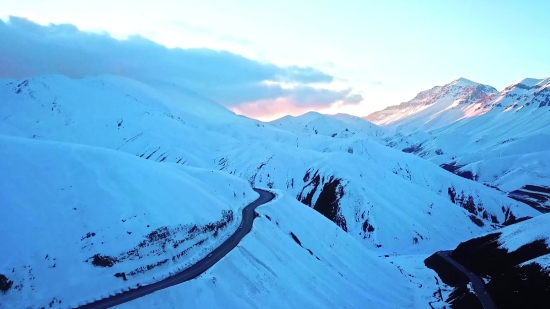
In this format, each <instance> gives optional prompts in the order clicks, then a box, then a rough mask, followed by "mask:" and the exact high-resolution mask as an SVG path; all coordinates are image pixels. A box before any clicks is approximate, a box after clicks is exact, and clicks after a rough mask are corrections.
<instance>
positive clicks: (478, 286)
mask: <svg viewBox="0 0 550 309" xmlns="http://www.w3.org/2000/svg"><path fill="white" fill-rule="evenodd" d="M451 253H453V251H452V250H447V251H439V252H437V254H438V255H439V256H441V257H442V258H444V259H445V260H447V261H448V262H449V263H451V264H452V265H453V266H454V267H456V268H458V270H460V271H461V272H463V273H464V274H465V275H466V276H468V279H470V282H472V287H473V288H474V291H475V292H476V294H477V298H479V301H480V302H481V304H482V305H483V308H484V309H497V306H496V305H495V303H494V302H493V300H492V299H491V296H489V294H487V290H486V289H485V283H483V280H482V279H481V278H479V277H478V276H477V275H476V274H474V273H473V272H471V271H470V270H468V269H467V268H466V267H464V266H462V264H460V263H458V262H457V261H455V260H454V259H453V258H451V257H450V256H449V255H450V254H451Z"/></svg>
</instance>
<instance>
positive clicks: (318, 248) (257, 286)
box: [117, 191, 427, 309]
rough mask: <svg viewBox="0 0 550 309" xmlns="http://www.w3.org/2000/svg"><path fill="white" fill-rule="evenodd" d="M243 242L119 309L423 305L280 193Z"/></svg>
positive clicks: (381, 265)
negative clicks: (192, 274)
mask: <svg viewBox="0 0 550 309" xmlns="http://www.w3.org/2000/svg"><path fill="white" fill-rule="evenodd" d="M278 195H279V198H278V199H277V200H275V201H273V202H271V203H269V204H267V205H265V206H261V207H259V208H258V209H257V212H258V213H259V214H260V218H257V219H256V220H255V221H254V226H253V228H252V231H251V233H250V234H249V235H247V236H246V237H245V238H244V239H243V241H242V242H241V244H239V246H238V247H237V248H236V249H235V250H234V251H232V252H231V253H229V254H228V255H227V256H226V257H225V258H224V259H222V260H221V261H220V262H219V263H218V264H216V265H215V266H214V267H212V268H211V269H209V270H208V271H207V272H206V273H205V274H204V275H202V276H201V277H199V278H197V279H196V280H192V281H189V282H185V283H183V284H181V285H178V286H174V287H171V288H169V289H166V290H162V291H159V292H158V293H155V294H153V295H149V296H146V297H143V298H140V299H137V300H135V301H132V302H130V303H126V304H123V305H120V306H118V307H117V308H153V307H159V308H160V307H161V308H166V309H171V308H179V305H180V304H182V303H185V305H186V308H205V307H206V308H266V307H269V308H423V307H425V306H426V305H427V304H426V302H424V301H421V302H419V303H418V304H416V303H415V297H414V293H417V292H418V286H417V285H415V284H413V283H411V282H410V281H409V280H408V278H407V277H406V276H404V275H402V274H401V273H400V271H399V270H398V268H397V267H395V266H393V265H391V264H390V263H389V262H388V261H387V260H386V259H385V258H383V257H382V258H381V257H378V256H377V255H375V254H373V252H370V251H368V250H366V249H365V248H364V247H362V246H361V245H360V244H359V243H358V242H357V241H355V240H354V239H353V238H352V237H350V236H349V235H348V234H346V233H344V232H343V231H342V230H341V229H339V228H338V227H336V226H335V225H334V224H332V223H331V222H330V221H328V220H326V219H325V218H323V217H322V216H321V215H320V214H318V213H316V212H315V211H313V210H311V209H310V208H308V207H305V206H304V205H301V204H300V203H298V202H297V201H296V200H295V199H294V198H292V197H289V196H287V195H286V194H285V193H284V192H281V191H279V194H278Z"/></svg>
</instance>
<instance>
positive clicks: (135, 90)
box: [0, 76, 538, 253]
mask: <svg viewBox="0 0 550 309" xmlns="http://www.w3.org/2000/svg"><path fill="white" fill-rule="evenodd" d="M3 85H4V86H3V87H2V88H1V90H0V91H1V92H0V93H1V94H2V97H3V98H4V102H3V104H2V105H0V120H1V121H0V132H2V133H3V134H8V135H15V136H20V137H26V138H31V139H46V140H56V141H63V142H70V143H79V144H87V145H92V146H96V147H104V148H110V149H114V150H119V151H123V152H127V153H129V154H132V155H135V156H138V157H140V158H142V159H147V160H150V161H156V162H159V163H160V162H162V163H167V162H171V163H178V164H180V165H182V164H184V165H188V166H196V167H203V168H213V169H220V170H223V171H225V172H227V173H230V174H233V175H236V176H238V177H240V178H242V179H245V180H248V181H249V183H250V184H252V185H256V186H265V187H273V188H276V189H283V190H286V191H287V192H288V193H290V194H291V195H292V196H295V197H296V198H297V199H299V200H300V201H302V202H303V203H304V204H307V205H309V206H312V207H313V208H315V209H316V210H318V211H319V212H321V213H323V214H324V215H325V216H326V217H328V218H329V219H331V220H332V221H334V222H336V223H337V224H338V225H339V226H340V227H341V228H342V229H344V230H345V231H348V232H349V233H350V234H351V235H352V236H354V237H355V238H356V239H358V240H360V241H361V242H362V243H363V244H364V245H365V246H367V247H368V248H372V249H378V250H383V251H385V252H394V251H402V252H403V253H404V252H411V253H418V252H422V253H428V252H433V250H435V249H437V248H440V247H441V246H442V245H445V246H448V245H449V244H457V243H458V242H460V241H463V240H465V239H468V238H471V237H473V236H475V235H477V234H479V233H481V232H485V231H489V230H491V229H493V228H494V227H497V226H499V225H501V224H503V223H504V222H506V220H507V219H508V216H509V213H510V212H511V213H513V214H514V215H515V216H516V217H518V218H519V217H525V216H536V215H538V213H537V212H536V211H533V210H532V209H531V208H530V207H527V206H525V205H523V204H520V203H518V202H516V201H513V200H511V199H509V198H506V197H505V195H504V194H502V193H500V192H496V191H494V190H492V189H490V188H487V187H484V186H482V185H480V184H477V183H474V182H471V181H467V180H464V179H462V178H460V177H458V176H455V175H452V174H450V173H447V172H445V171H443V170H441V169H440V168H439V167H437V166H436V165H433V164H431V163H429V162H426V161H425V160H422V159H420V158H418V157H416V156H413V155H409V154H403V153H401V152H400V151H398V150H395V149H390V148H388V147H385V146H383V145H381V144H380V143H378V142H376V135H377V133H376V132H379V129H378V128H377V127H375V126H373V125H371V124H369V123H368V122H366V121H363V120H361V119H356V118H353V117H346V116H344V115H337V116H324V115H320V114H315V113H310V114H306V115H305V116H302V117H296V118H286V120H285V119H282V120H280V122H279V123H282V122H288V123H287V124H284V123H283V124H282V125H277V122H276V123H275V124H273V123H270V124H264V123H261V122H258V121H255V120H251V119H247V118H244V117H240V116H236V115H235V114H233V113H231V112H229V111H225V112H224V111H222V110H220V108H221V107H220V106H218V105H216V104H215V103H213V102H209V101H207V100H202V101H201V100H200V98H197V97H192V98H188V97H185V96H175V95H172V92H168V94H166V93H165V92H164V91H160V90H158V89H157V88H154V87H151V86H148V85H144V84H140V83H137V82H135V81H132V80H128V79H124V78H118V77H113V76H107V77H96V78H86V79H80V80H72V79H68V78H65V77H62V76H47V77H40V78H35V79H31V80H28V81H7V82H4V83H3ZM68 89H70V91H69V90H68ZM163 89H165V88H163ZM176 90H177V89H173V90H172V91H173V92H175V91H176ZM198 103H200V104H201V107H200V108H197V107H196V105H197V104H198ZM208 110H212V111H213V112H212V113H207V112H206V111H208ZM290 120H292V121H290ZM293 123H294V124H293ZM310 123H314V127H315V129H316V130H321V132H322V134H314V133H312V132H311V130H310V129H312V128H313V125H312V126H311V128H310V129H307V130H306V129H305V125H308V128H309V127H310V125H309V124H310ZM293 125H294V126H293ZM346 129H348V131H345V130H346ZM350 131H351V134H348V133H349V132H350ZM321 132H319V133H321ZM346 132H348V133H346ZM334 133H338V135H337V136H336V137H332V134H334ZM434 222H435V223H434ZM449 230H452V233H448V231H449Z"/></svg>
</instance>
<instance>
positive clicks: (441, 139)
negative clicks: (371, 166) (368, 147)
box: [385, 78, 550, 207]
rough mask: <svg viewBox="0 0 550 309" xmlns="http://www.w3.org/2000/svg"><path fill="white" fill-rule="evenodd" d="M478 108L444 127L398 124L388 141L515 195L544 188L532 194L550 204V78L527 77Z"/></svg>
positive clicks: (532, 199) (535, 202) (539, 202)
mask: <svg viewBox="0 0 550 309" xmlns="http://www.w3.org/2000/svg"><path fill="white" fill-rule="evenodd" d="M476 109H478V111H476V113H478V114H477V115H476V116H472V117H468V118H464V119H462V120H459V121H456V122H453V123H451V124H449V125H447V126H444V127H442V128H439V129H435V130H425V128H423V127H422V126H416V129H415V130H412V127H408V129H407V130H409V131H407V132H406V131H403V130H399V129H398V130H397V133H396V134H394V135H391V134H390V135H388V136H387V137H386V138H385V141H386V142H387V144H388V145H389V146H391V147H394V148H397V149H401V150H403V151H406V152H412V153H415V154H417V155H419V156H421V157H423V158H425V159H428V160H430V161H432V162H434V163H436V164H438V165H442V164H446V165H447V169H449V170H454V172H455V173H457V174H461V175H463V176H465V177H468V178H471V179H474V180H477V181H479V182H481V183H486V184H487V185H490V186H493V187H498V188H499V189H500V190H503V191H505V192H508V193H510V196H514V198H517V197H519V199H521V198H522V196H525V195H526V193H525V190H523V189H524V186H527V185H535V186H538V187H542V188H543V189H541V190H542V191H540V190H538V191H537V192H535V193H534V194H536V195H533V194H530V196H528V197H527V199H528V200H529V201H530V202H531V203H532V204H533V205H538V206H541V207H544V206H546V207H549V206H550V194H548V193H545V192H544V190H545V189H544V187H550V174H549V171H550V166H549V164H550V161H549V160H548V159H547V158H548V155H549V151H550V117H549V115H550V79H549V78H547V79H541V80H535V79H526V80H523V81H521V82H519V83H516V84H514V85H511V86H510V87H507V88H506V89H504V90H503V91H502V92H501V93H499V94H497V95H495V96H494V97H493V99H491V100H489V101H488V102H486V103H485V104H483V105H480V106H478V107H477V108H476ZM411 132H412V133H411ZM514 191H516V192H515V193H513V192H514ZM519 191H523V193H522V192H519ZM520 195H521V196H520ZM527 195H529V193H527Z"/></svg>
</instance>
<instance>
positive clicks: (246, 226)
mask: <svg viewBox="0 0 550 309" xmlns="http://www.w3.org/2000/svg"><path fill="white" fill-rule="evenodd" d="M254 191H256V192H257V193H259V194H260V197H259V198H258V199H256V200H255V201H254V202H252V203H250V204H249V205H248V206H246V207H244V208H243V212H242V213H243V217H242V221H241V224H240V226H239V227H238V228H237V230H236V231H235V233H234V234H233V235H231V236H230V237H229V238H228V239H227V240H226V241H224V242H223V243H222V244H221V245H220V246H219V247H218V248H216V249H214V251H212V252H210V253H209V254H208V255H207V256H206V257H205V258H204V259H202V260H200V261H198V262H197V263H196V264H194V265H193V266H191V267H189V268H187V269H185V270H184V271H182V272H180V273H177V274H175V275H173V276H170V277H168V278H165V279H163V280H161V281H159V282H155V283H153V284H149V285H144V286H140V287H138V288H135V289H132V290H129V291H125V292H122V293H120V294H116V295H114V296H110V297H107V298H103V299H101V300H98V301H94V302H91V303H88V304H86V305H83V306H80V307H77V308H78V309H92V308H93V309H103V308H111V307H114V306H117V305H120V304H123V303H126V302H129V301H131V300H134V299H136V298H140V297H143V296H145V295H148V294H151V293H154V292H156V291H158V290H162V289H166V288H168V287H171V286H174V285H176V284H180V283H182V282H185V281H188V280H191V279H193V278H196V277H198V276H199V275H200V274H202V273H204V272H205V271H206V270H207V269H209V268H210V267H212V266H214V264H216V263H217V262H218V261H219V260H221V259H222V258H223V257H224V256H225V255H226V254H228V253H229V252H230V251H231V250H233V248H235V247H236V246H237V245H238V244H239V242H240V241H241V239H243V237H244V236H246V234H248V233H249V232H250V230H251V229H252V222H253V221H254V210H255V209H256V208H257V207H258V206H261V205H263V204H266V203H268V202H270V201H271V200H273V199H274V198H275V195H274V194H273V193H271V192H269V191H266V190H262V189H257V188H254Z"/></svg>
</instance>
